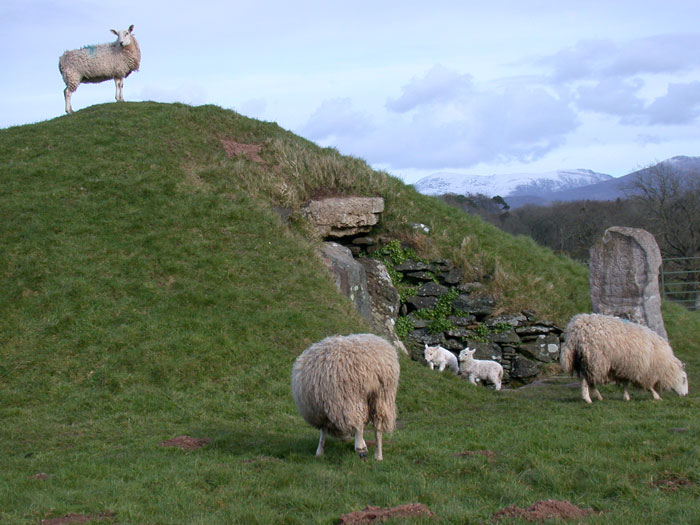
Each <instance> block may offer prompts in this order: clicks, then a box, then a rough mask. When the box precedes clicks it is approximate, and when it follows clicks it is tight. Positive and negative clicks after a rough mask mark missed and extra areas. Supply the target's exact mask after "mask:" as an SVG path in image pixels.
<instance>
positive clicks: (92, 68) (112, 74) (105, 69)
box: [58, 25, 141, 113]
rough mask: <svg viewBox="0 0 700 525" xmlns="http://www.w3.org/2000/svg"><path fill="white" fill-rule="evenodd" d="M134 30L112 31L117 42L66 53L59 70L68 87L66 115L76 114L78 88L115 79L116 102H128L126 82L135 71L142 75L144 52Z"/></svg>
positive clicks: (130, 28)
mask: <svg viewBox="0 0 700 525" xmlns="http://www.w3.org/2000/svg"><path fill="white" fill-rule="evenodd" d="M133 30H134V26H133V25H131V26H130V27H129V29H123V30H121V31H115V30H114V29H111V30H110V31H112V33H114V34H115V35H117V40H115V41H114V42H111V43H108V44H99V45H96V46H85V47H82V48H80V49H73V50H71V51H66V52H65V53H63V55H61V58H59V59H58V70H59V71H60V72H61V76H63V81H64V82H65V83H66V89H64V90H63V96H64V98H65V101H66V113H73V107H72V106H71V103H70V99H71V95H72V94H73V93H74V92H75V90H76V89H78V85H80V84H82V83H86V82H87V83H97V82H104V81H105V80H110V79H114V84H115V86H116V94H115V97H114V98H115V99H116V100H117V102H122V101H123V100H124V96H123V94H122V88H123V86H124V79H125V78H126V77H128V76H129V74H130V73H131V72H132V71H138V69H139V65H140V64H141V50H140V49H139V44H138V42H137V41H136V38H134V35H133V34H132V31H133Z"/></svg>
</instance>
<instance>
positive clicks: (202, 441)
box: [158, 436, 210, 450]
mask: <svg viewBox="0 0 700 525" xmlns="http://www.w3.org/2000/svg"><path fill="white" fill-rule="evenodd" d="M209 441H210V440H209V438H195V437H191V436H177V437H174V438H172V439H168V440H167V441H161V442H160V443H158V446H160V447H177V448H180V449H182V450H197V449H200V448H203V447H205V446H207V445H208V444H209Z"/></svg>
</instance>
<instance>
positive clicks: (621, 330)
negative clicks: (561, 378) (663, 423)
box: [560, 314, 688, 403]
mask: <svg viewBox="0 0 700 525" xmlns="http://www.w3.org/2000/svg"><path fill="white" fill-rule="evenodd" d="M564 335H565V339H566V342H565V344H564V347H563V349H562V352H561V357H560V363H561V367H562V369H563V370H564V371H565V372H567V373H571V374H573V373H574V372H576V373H577V374H578V376H579V377H580V378H581V397H582V398H583V400H584V401H585V402H586V403H591V396H590V393H589V387H590V389H591V390H592V391H593V394H594V395H595V397H597V398H598V400H602V399H603V396H601V395H600V392H598V389H597V388H596V387H597V386H598V385H604V384H606V383H610V382H611V381H615V382H617V383H621V384H623V385H624V394H623V399H624V400H625V401H629V399H630V396H629V392H628V391H627V387H628V384H629V383H632V384H633V385H634V386H637V387H639V388H643V389H645V390H649V391H650V392H651V395H652V396H653V397H654V399H661V397H660V396H659V394H658V392H661V391H664V390H669V389H672V390H674V391H675V392H676V393H677V394H678V395H679V396H685V395H687V394H688V376H687V374H686V372H685V365H683V363H681V361H680V360H679V359H677V358H676V357H675V356H674V355H673V350H672V349H671V346H670V345H669V344H668V342H667V341H666V340H665V339H663V338H662V337H661V336H659V335H658V334H657V333H656V332H654V331H653V330H651V329H650V328H647V327H646V326H642V325H639V324H636V323H632V322H629V321H624V320H622V319H620V318H617V317H613V316H609V315H601V314H579V315H575V316H574V317H572V318H571V320H570V321H569V324H568V325H567V327H566V330H565V332H564Z"/></svg>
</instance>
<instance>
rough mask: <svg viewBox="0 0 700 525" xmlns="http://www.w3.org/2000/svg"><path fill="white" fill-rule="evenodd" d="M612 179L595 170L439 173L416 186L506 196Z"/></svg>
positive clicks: (427, 191) (421, 189)
mask: <svg viewBox="0 0 700 525" xmlns="http://www.w3.org/2000/svg"><path fill="white" fill-rule="evenodd" d="M610 179H612V176H610V175H606V174H604V173H596V172H594V171H591V170H559V171H552V172H546V173H506V174H498V175H486V176H478V175H464V174H460V173H435V174H433V175H429V176H427V177H424V178H422V179H420V180H419V181H418V182H416V183H415V184H414V186H415V188H416V189H417V190H418V191H419V192H421V193H423V194H424V195H444V194H446V193H454V194H456V195H468V194H470V193H471V194H477V193H481V194H483V195H486V196H488V197H495V196H496V195H500V196H501V197H504V198H505V197H512V196H515V195H545V194H548V193H551V192H554V191H559V190H565V189H571V188H578V187H581V186H587V185H589V184H594V183H597V182H600V181H606V180H610ZM509 201H510V200H509Z"/></svg>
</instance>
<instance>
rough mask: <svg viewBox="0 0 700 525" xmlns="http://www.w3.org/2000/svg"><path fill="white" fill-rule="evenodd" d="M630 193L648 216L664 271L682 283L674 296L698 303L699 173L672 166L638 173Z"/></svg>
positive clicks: (667, 164)
mask: <svg viewBox="0 0 700 525" xmlns="http://www.w3.org/2000/svg"><path fill="white" fill-rule="evenodd" d="M630 190H631V191H632V193H633V197H632V198H633V199H635V200H637V201H639V202H641V203H642V205H643V207H644V209H645V210H646V211H647V213H648V214H649V220H650V226H649V228H648V229H649V231H651V233H653V234H654V236H655V237H656V239H657V242H658V243H659V249H660V250H661V253H662V255H663V256H664V258H673V259H675V260H673V261H669V262H667V263H666V267H667V271H668V270H671V271H675V272H679V273H676V274H675V275H676V279H677V280H678V281H681V283H680V285H679V287H678V288H673V289H672V290H667V292H675V293H676V297H677V299H680V300H683V301H684V302H693V301H694V300H695V302H699V301H700V290H699V289H698V284H697V283H698V278H700V259H698V257H700V172H685V173H681V172H678V171H677V170H675V169H674V167H673V164H671V163H664V162H662V163H659V164H656V165H654V166H651V167H649V168H647V169H645V170H641V171H640V172H639V175H638V176H637V178H636V179H635V181H634V182H633V183H632V185H631V188H630Z"/></svg>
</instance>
